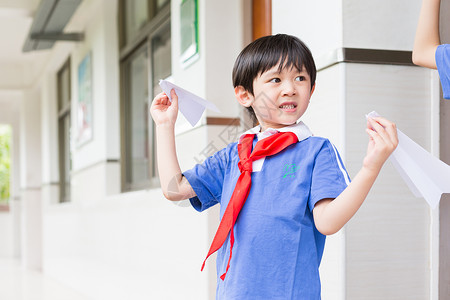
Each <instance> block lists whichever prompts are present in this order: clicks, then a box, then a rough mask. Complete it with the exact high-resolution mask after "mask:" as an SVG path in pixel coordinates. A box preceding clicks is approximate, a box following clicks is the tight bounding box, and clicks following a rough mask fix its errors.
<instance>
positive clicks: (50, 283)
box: [0, 258, 89, 300]
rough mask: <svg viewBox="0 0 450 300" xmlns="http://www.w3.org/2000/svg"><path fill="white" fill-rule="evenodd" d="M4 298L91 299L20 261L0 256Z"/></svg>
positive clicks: (16, 299) (27, 299) (34, 299)
mask: <svg viewBox="0 0 450 300" xmlns="http://www.w3.org/2000/svg"><path fill="white" fill-rule="evenodd" d="M0 299H2V300H89V298H87V297H83V296H82V295H80V294H78V293H77V292H75V291H73V290H71V289H70V288H68V287H65V286H63V285H62V284H60V283H58V282H57V281H55V280H53V279H51V278H46V277H45V276H43V275H42V273H41V272H38V271H31V270H26V269H25V268H23V267H22V266H21V264H20V262H19V261H17V260H13V259H3V258H0Z"/></svg>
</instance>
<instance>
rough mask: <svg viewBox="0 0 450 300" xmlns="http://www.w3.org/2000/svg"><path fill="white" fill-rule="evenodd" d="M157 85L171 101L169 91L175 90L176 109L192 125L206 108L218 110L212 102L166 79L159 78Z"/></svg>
mask: <svg viewBox="0 0 450 300" xmlns="http://www.w3.org/2000/svg"><path fill="white" fill-rule="evenodd" d="M159 85H160V86H161V89H162V90H163V91H164V93H166V95H167V96H168V97H169V100H170V101H172V97H171V96H170V91H171V90H172V89H174V90H175V93H176V94H177V96H178V110H179V111H180V112H181V113H182V114H183V116H185V118H186V119H187V120H188V121H189V123H190V124H191V125H192V126H195V124H197V122H198V121H199V120H200V118H201V117H202V114H203V112H204V111H205V109H206V108H207V109H210V110H213V111H215V112H220V111H219V109H218V108H217V107H216V106H215V105H214V103H211V102H209V101H207V100H205V99H203V98H200V97H199V96H197V95H195V94H193V93H191V92H188V91H186V90H185V89H183V88H181V87H179V86H177V85H175V84H173V83H171V82H169V81H167V80H160V81H159Z"/></svg>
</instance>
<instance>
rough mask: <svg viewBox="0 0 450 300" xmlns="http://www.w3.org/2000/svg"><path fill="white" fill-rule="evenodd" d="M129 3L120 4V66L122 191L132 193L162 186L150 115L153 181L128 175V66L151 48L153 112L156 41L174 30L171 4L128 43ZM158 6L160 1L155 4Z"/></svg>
mask: <svg viewBox="0 0 450 300" xmlns="http://www.w3.org/2000/svg"><path fill="white" fill-rule="evenodd" d="M124 1H125V0H121V1H119V35H120V36H119V46H120V50H119V53H120V54H119V60H120V61H119V64H120V135H121V137H120V141H121V143H120V144H121V147H120V148H121V149H120V151H121V157H122V159H121V190H122V192H128V191H136V190H142V189H147V188H156V187H158V186H159V178H158V177H157V167H156V156H155V154H156V147H155V144H156V137H155V128H154V123H153V121H152V119H151V117H150V114H149V113H148V118H147V138H148V143H149V144H148V159H149V163H148V165H147V168H148V173H149V179H148V180H143V181H140V182H128V172H129V170H130V167H129V165H128V162H127V153H128V151H129V149H130V148H129V146H128V147H127V144H128V141H127V139H128V137H127V132H129V131H127V128H128V126H129V125H130V124H129V122H128V120H127V114H128V112H127V109H128V108H129V106H127V103H126V101H127V97H128V95H129V88H130V87H129V86H128V85H127V83H128V82H127V76H128V74H129V73H128V72H127V71H128V69H127V68H128V67H129V65H130V64H129V62H130V59H132V57H133V55H134V54H135V53H138V52H139V51H141V47H144V46H146V47H147V54H148V55H147V67H148V69H147V72H148V74H147V76H148V82H147V88H148V99H147V103H146V104H147V105H146V107H147V112H149V108H150V105H151V101H152V99H153V74H152V73H153V72H152V68H153V66H152V39H153V38H154V37H155V36H157V35H158V34H160V33H161V32H162V31H164V30H167V27H168V28H169V30H170V27H171V11H170V3H171V1H168V2H167V3H166V4H165V5H164V6H163V7H162V8H161V10H160V11H159V12H158V13H157V14H156V15H154V16H153V17H152V16H151V14H150V12H149V16H150V20H149V21H148V23H147V24H146V25H144V26H143V27H142V29H141V30H140V32H139V33H138V34H136V36H135V37H134V38H133V39H132V40H131V41H129V42H128V43H127V44H125V41H126V37H125V31H126V30H125V27H124V24H125V15H126V12H125V10H124V9H125V5H124ZM151 2H152V1H149V6H148V7H149V10H151V9H152V6H151V5H150V3H151ZM155 3H156V2H155Z"/></svg>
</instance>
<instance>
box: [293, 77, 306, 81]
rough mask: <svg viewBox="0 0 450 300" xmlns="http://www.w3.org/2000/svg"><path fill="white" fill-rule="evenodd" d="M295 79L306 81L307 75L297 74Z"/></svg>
mask: <svg viewBox="0 0 450 300" xmlns="http://www.w3.org/2000/svg"><path fill="white" fill-rule="evenodd" d="M295 81H305V76H297V77H295Z"/></svg>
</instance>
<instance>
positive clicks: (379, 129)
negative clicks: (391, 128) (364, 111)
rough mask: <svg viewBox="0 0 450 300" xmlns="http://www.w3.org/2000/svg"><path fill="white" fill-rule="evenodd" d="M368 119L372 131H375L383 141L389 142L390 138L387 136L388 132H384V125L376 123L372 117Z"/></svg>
mask: <svg viewBox="0 0 450 300" xmlns="http://www.w3.org/2000/svg"><path fill="white" fill-rule="evenodd" d="M368 121H369V124H370V126H371V127H372V128H373V130H372V131H375V132H376V133H378V135H379V136H380V138H382V139H383V140H384V141H385V142H390V140H391V139H390V138H389V135H388V133H387V132H386V130H385V129H384V127H383V126H382V125H380V123H378V122H377V121H376V120H375V119H373V118H368Z"/></svg>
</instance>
